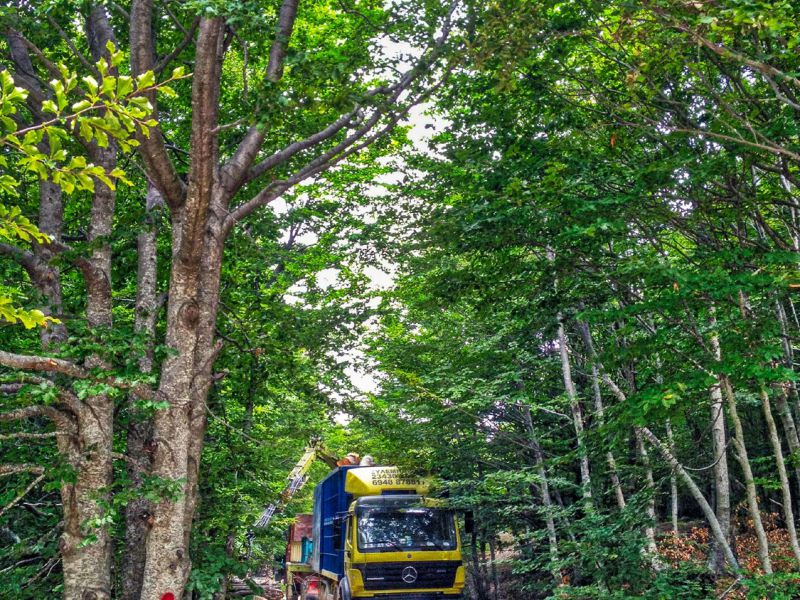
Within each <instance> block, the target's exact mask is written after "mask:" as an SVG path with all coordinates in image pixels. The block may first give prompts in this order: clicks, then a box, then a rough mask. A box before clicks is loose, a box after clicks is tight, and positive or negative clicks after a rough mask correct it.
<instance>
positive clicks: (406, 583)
mask: <svg viewBox="0 0 800 600" xmlns="http://www.w3.org/2000/svg"><path fill="white" fill-rule="evenodd" d="M427 493H428V485H427V483H426V482H425V481H424V480H421V479H418V478H416V477H413V476H406V475H404V474H402V473H401V472H400V471H399V470H398V469H397V468H395V467H380V466H340V467H337V468H336V469H335V470H334V471H332V472H331V473H330V475H328V476H327V477H326V478H325V479H324V480H323V481H322V482H321V483H320V484H319V485H317V487H316V489H315V490H314V509H313V510H314V512H313V515H312V517H311V525H312V527H311V540H307V539H299V540H293V539H291V538H290V541H289V544H290V547H289V548H287V558H293V559H297V558H298V557H300V558H301V559H302V558H305V559H306V560H305V561H303V560H299V561H298V560H289V561H287V564H286V577H287V581H286V584H287V585H286V596H287V600H296V599H302V600H352V599H354V598H374V599H376V600H456V599H458V598H461V594H462V590H463V588H464V566H463V561H462V545H461V533H460V531H459V527H458V520H457V519H456V513H455V512H454V511H453V510H450V509H448V508H445V507H444V506H442V505H441V504H440V503H438V502H437V501H434V500H430V499H428V498H427V497H426V495H427ZM309 543H310V545H311V548H310V552H308V551H306V552H302V551H298V549H300V548H301V547H302V546H305V547H306V548H307V550H309V549H308V544H309ZM292 544H300V546H297V547H296V548H293V547H292ZM304 554H305V556H303V555H304Z"/></svg>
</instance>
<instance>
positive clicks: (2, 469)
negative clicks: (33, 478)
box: [0, 463, 44, 477]
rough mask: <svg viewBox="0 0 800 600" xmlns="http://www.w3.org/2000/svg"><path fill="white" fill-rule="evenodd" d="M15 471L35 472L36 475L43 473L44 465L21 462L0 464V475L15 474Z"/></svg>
mask: <svg viewBox="0 0 800 600" xmlns="http://www.w3.org/2000/svg"><path fill="white" fill-rule="evenodd" d="M16 473H36V474H37V475H41V474H42V473H44V467H40V466H39V465H33V464H30V463H22V464H18V465H0V477H5V476H6V475H15V474H16Z"/></svg>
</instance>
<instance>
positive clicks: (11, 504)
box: [0, 472, 44, 517]
mask: <svg viewBox="0 0 800 600" xmlns="http://www.w3.org/2000/svg"><path fill="white" fill-rule="evenodd" d="M42 479H44V472H42V473H41V474H40V475H39V476H38V477H37V478H36V479H34V480H33V481H32V482H31V483H30V485H28V487H26V488H25V489H24V490H22V492H20V494H19V495H18V496H17V497H16V498H14V499H13V500H12V501H11V502H9V503H8V504H6V505H5V506H4V507H3V509H2V510H0V517H2V516H3V515H4V514H6V513H7V512H8V511H9V510H11V509H12V508H14V507H15V506H16V505H17V504H18V503H19V502H20V500H22V499H23V498H24V497H25V496H27V495H28V492H30V491H31V490H32V489H33V488H34V487H36V486H37V485H38V484H39V482H40V481H41V480H42Z"/></svg>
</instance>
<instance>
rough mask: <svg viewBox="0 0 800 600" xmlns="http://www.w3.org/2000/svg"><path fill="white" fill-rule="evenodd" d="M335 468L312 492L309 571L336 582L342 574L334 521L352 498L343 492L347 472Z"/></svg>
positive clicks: (342, 566) (341, 554)
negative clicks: (311, 535)
mask: <svg viewBox="0 0 800 600" xmlns="http://www.w3.org/2000/svg"><path fill="white" fill-rule="evenodd" d="M357 468H358V467H357V466H351V467H337V468H336V469H335V470H334V471H333V472H332V473H331V474H330V475H328V476H327V477H326V478H325V479H323V480H322V482H321V483H320V484H319V485H318V486H317V487H316V489H315V490H314V524H313V528H312V532H313V536H314V549H313V552H312V554H311V568H312V569H313V571H314V572H316V573H322V574H323V575H326V576H328V577H332V578H334V579H339V578H340V577H342V576H343V575H344V549H340V550H337V549H336V541H335V539H334V523H333V522H334V518H335V517H336V516H337V515H345V514H346V513H347V510H348V508H349V507H350V503H351V502H352V501H353V495H352V494H348V493H347V492H345V480H346V477H347V472H348V471H349V470H350V469H357Z"/></svg>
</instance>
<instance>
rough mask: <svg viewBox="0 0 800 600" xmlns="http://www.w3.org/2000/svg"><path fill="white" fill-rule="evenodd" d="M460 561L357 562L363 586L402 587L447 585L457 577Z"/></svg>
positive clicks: (377, 587)
mask: <svg viewBox="0 0 800 600" xmlns="http://www.w3.org/2000/svg"><path fill="white" fill-rule="evenodd" d="M460 566H461V561H459V560H449V561H436V562H390V563H367V564H365V565H359V569H360V571H361V575H362V577H363V579H364V589H365V590H370V591H375V590H402V589H430V588H450V587H453V583H454V582H455V578H456V569H458V567H460Z"/></svg>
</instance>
